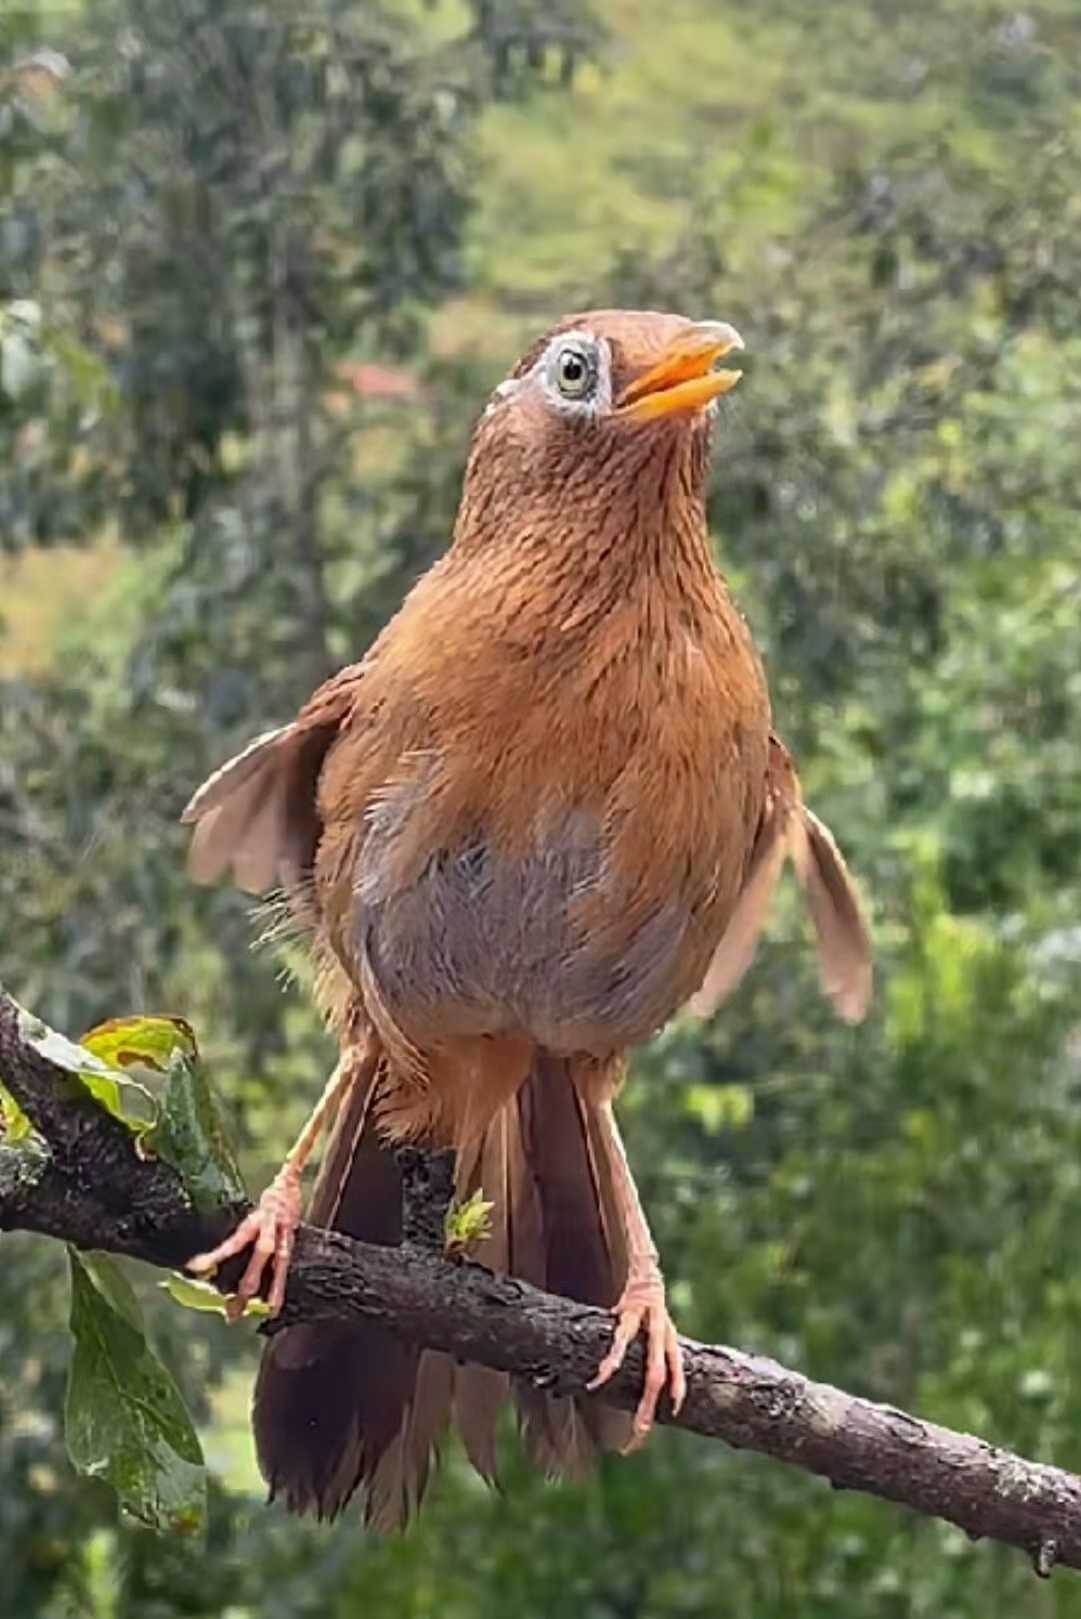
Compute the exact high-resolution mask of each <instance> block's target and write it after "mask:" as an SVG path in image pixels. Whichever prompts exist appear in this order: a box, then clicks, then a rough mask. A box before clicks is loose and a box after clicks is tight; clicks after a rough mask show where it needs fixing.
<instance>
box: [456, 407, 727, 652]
mask: <svg viewBox="0 0 1081 1619" xmlns="http://www.w3.org/2000/svg"><path fill="white" fill-rule="evenodd" d="M706 455H707V443H706V436H705V433H704V432H702V433H695V434H688V433H676V432H673V433H671V434H670V435H668V436H666V437H664V438H662V437H661V436H660V435H655V436H653V437H651V438H650V439H649V440H648V441H647V440H645V439H644V438H643V439H642V440H641V441H635V440H628V441H627V442H626V443H625V444H624V446H622V450H621V453H615V454H611V455H609V456H608V457H606V458H605V459H604V461H603V462H602V463H601V464H599V465H598V464H594V465H593V466H583V465H582V464H580V463H578V464H568V465H567V466H566V467H565V468H564V467H559V466H544V467H540V468H531V467H528V466H527V467H524V468H523V467H519V468H516V469H514V470H515V472H516V474H517V476H516V478H515V480H514V482H513V483H510V482H503V481H501V480H500V481H495V480H493V481H489V480H484V481H483V482H482V481H481V480H479V479H478V480H475V481H474V480H472V479H471V478H470V477H469V476H468V475H467V479H466V487H465V491H464V495H463V501H462V506H461V509H460V512H459V518H458V524H457V526H456V530H455V540H454V545H453V547H452V552H451V558H448V560H451V559H452V558H453V557H455V556H457V557H458V558H460V559H461V561H462V562H463V563H465V564H467V565H468V566H469V569H470V572H471V573H473V574H474V576H475V577H476V578H477V579H478V580H479V581H480V582H481V588H482V589H484V590H485V592H486V593H487V592H491V593H492V594H493V595H495V596H499V595H505V599H506V601H507V604H508V609H510V608H511V607H513V610H514V612H515V613H516V614H518V613H521V612H523V611H525V612H526V613H527V614H528V608H527V607H526V606H525V604H526V603H527V602H535V603H537V604H538V606H540V607H542V609H543V612H544V614H545V617H546V619H547V620H548V622H549V623H553V624H559V623H562V624H564V625H566V626H568V627H570V626H576V627H581V628H583V629H585V628H586V627H587V626H588V625H589V624H590V623H597V622H599V621H601V620H603V619H604V617H605V616H606V615H607V614H608V613H609V612H610V611H611V610H613V609H616V608H620V609H622V608H625V607H626V606H627V605H628V604H629V603H632V602H633V601H635V600H642V601H649V602H650V604H651V607H650V611H651V612H655V611H656V608H657V605H658V603H659V602H662V601H665V600H667V601H669V602H671V603H672V604H673V605H674V606H675V605H677V604H678V606H679V608H680V611H681V612H682V613H683V615H684V617H686V616H687V615H688V614H690V615H691V616H695V607H696V604H699V605H700V606H701V608H702V610H703V611H705V612H707V613H715V612H716V610H717V599H718V592H721V593H723V592H724V586H723V583H722V581H721V579H720V577H719V575H718V573H717V569H716V566H715V564H714V561H713V556H712V553H711V550H710V545H709V536H708V531H707V527H706V511H705V481H706ZM472 470H473V469H471V471H472ZM507 470H508V472H509V471H510V469H509V468H508V469H507Z"/></svg>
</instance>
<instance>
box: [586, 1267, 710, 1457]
mask: <svg viewBox="0 0 1081 1619" xmlns="http://www.w3.org/2000/svg"><path fill="white" fill-rule="evenodd" d="M613 1313H614V1314H615V1316H616V1328H615V1333H614V1335H613V1338H612V1344H611V1348H610V1349H609V1350H608V1353H607V1354H606V1355H605V1356H604V1358H603V1359H602V1361H601V1363H600V1365H599V1366H598V1367H597V1371H596V1374H595V1375H594V1377H593V1379H592V1380H591V1382H589V1383H588V1384H587V1388H589V1389H590V1390H593V1389H598V1388H602V1387H603V1386H604V1384H605V1383H607V1382H609V1381H610V1379H611V1378H612V1377H614V1376H615V1374H616V1372H618V1370H619V1368H620V1367H621V1366H622V1364H623V1362H624V1360H625V1359H626V1355H627V1350H628V1348H629V1347H630V1345H631V1344H632V1343H633V1342H634V1340H635V1338H636V1337H637V1336H638V1333H639V1332H640V1331H641V1330H642V1329H643V1328H645V1333H646V1375H645V1383H644V1386H643V1389H642V1398H641V1399H640V1400H639V1402H638V1408H637V1410H636V1411H635V1413H634V1433H633V1437H632V1439H631V1442H630V1445H629V1446H628V1447H627V1448H628V1449H629V1450H634V1449H637V1447H638V1446H639V1445H640V1444H641V1443H642V1441H643V1440H644V1439H645V1437H646V1435H647V1434H648V1433H649V1431H650V1429H651V1428H652V1427H653V1421H654V1418H655V1416H656V1413H657V1402H658V1400H659V1399H660V1397H661V1395H662V1394H663V1392H664V1390H665V1389H666V1388H667V1389H668V1391H669V1398H670V1401H671V1405H672V1410H673V1413H674V1412H677V1411H678V1410H679V1408H680V1406H681V1405H682V1404H683V1400H684V1397H685V1395H686V1391H687V1382H686V1376H685V1374H684V1370H683V1356H682V1354H681V1352H680V1347H679V1339H678V1338H677V1336H676V1329H675V1327H674V1325H673V1323H672V1318H671V1316H670V1315H669V1314H668V1307H667V1305H666V1303H665V1296H664V1278H663V1277H662V1276H661V1274H660V1272H659V1271H658V1270H657V1269H656V1267H655V1266H651V1267H650V1269H649V1270H648V1271H645V1272H643V1273H642V1274H640V1275H637V1276H636V1275H633V1274H632V1275H631V1276H629V1277H628V1279H627V1285H626V1286H625V1287H624V1289H623V1294H622V1296H621V1298H620V1300H619V1303H618V1304H617V1305H616V1307H615V1310H614V1312H613Z"/></svg>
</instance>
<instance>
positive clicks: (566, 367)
mask: <svg viewBox="0 0 1081 1619" xmlns="http://www.w3.org/2000/svg"><path fill="white" fill-rule="evenodd" d="M551 372H552V381H553V382H554V383H555V386H556V388H557V389H558V391H559V392H560V393H561V394H562V396H563V398H564V399H570V400H573V401H574V402H575V403H580V402H581V401H582V400H583V399H588V398H589V396H590V394H591V393H592V392H593V391H594V389H595V388H596V386H597V361H596V357H595V355H594V354H593V352H592V350H590V349H587V348H586V347H585V346H584V344H582V343H574V342H570V343H564V344H563V345H562V346H561V347H560V348H558V349H557V350H556V352H555V353H554V354H553V356H552V363H551Z"/></svg>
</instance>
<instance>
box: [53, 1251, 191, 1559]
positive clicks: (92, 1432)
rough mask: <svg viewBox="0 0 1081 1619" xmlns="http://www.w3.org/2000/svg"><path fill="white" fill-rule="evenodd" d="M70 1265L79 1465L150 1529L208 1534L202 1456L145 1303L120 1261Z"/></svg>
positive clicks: (71, 1436)
mask: <svg viewBox="0 0 1081 1619" xmlns="http://www.w3.org/2000/svg"><path fill="white" fill-rule="evenodd" d="M69 1258H70V1262H71V1332H72V1337H73V1339H74V1346H73V1350H72V1358H71V1367H70V1370H69V1374H68V1390H67V1400H66V1404H65V1411H64V1426H65V1436H66V1440H67V1447H68V1453H69V1455H70V1457H71V1460H72V1464H73V1465H74V1467H75V1468H76V1470H77V1471H78V1472H80V1473H82V1474H84V1475H86V1476H87V1477H88V1478H100V1479H103V1480H104V1481H105V1482H106V1483H107V1484H109V1485H110V1486H111V1487H112V1488H113V1490H115V1492H116V1495H117V1498H118V1500H119V1502H120V1504H121V1506H122V1508H123V1509H124V1511H125V1512H126V1513H128V1514H130V1515H131V1517H133V1518H135V1519H136V1520H137V1521H138V1522H139V1523H142V1524H145V1525H146V1526H147V1527H148V1528H151V1529H156V1530H159V1531H165V1530H169V1531H172V1532H173V1533H177V1534H184V1535H197V1534H202V1532H203V1530H204V1527H205V1520H206V1476H205V1471H204V1467H203V1454H202V1448H201V1446H200V1444H199V1439H198V1436H197V1434H196V1432H195V1428H194V1427H193V1425H192V1421H191V1418H190V1417H189V1415H188V1413H187V1410H186V1409H185V1406H184V1402H183V1400H182V1399H181V1397H180V1393H179V1390H178V1389H177V1387H176V1384H175V1383H174V1382H173V1379H172V1378H171V1376H170V1375H169V1373H168V1372H167V1371H166V1369H165V1367H164V1366H163V1365H162V1363H161V1361H160V1360H158V1358H157V1356H156V1355H155V1354H154V1353H153V1351H152V1350H151V1348H150V1346H149V1345H148V1343H147V1341H146V1335H145V1332H144V1330H143V1322H142V1314H141V1311H140V1309H139V1304H138V1301H137V1300H136V1298H135V1295H134V1293H133V1292H132V1290H131V1287H130V1286H129V1284H128V1282H127V1281H126V1280H125V1278H124V1277H123V1276H122V1275H121V1273H120V1271H119V1270H118V1269H117V1268H116V1266H115V1265H114V1264H113V1262H112V1261H111V1260H109V1259H106V1258H104V1257H103V1256H100V1255H86V1254H77V1253H76V1252H75V1251H74V1250H73V1249H69Z"/></svg>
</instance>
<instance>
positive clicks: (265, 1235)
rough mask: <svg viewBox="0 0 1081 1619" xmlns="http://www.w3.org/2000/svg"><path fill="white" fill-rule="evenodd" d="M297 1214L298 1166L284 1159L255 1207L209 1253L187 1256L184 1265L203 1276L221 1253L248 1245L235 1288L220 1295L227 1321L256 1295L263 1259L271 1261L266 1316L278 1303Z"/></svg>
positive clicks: (274, 1312)
mask: <svg viewBox="0 0 1081 1619" xmlns="http://www.w3.org/2000/svg"><path fill="white" fill-rule="evenodd" d="M300 1215H301V1196H300V1172H299V1170H297V1169H294V1168H293V1167H292V1166H291V1165H288V1164H286V1165H284V1166H283V1167H282V1168H281V1169H280V1170H279V1171H278V1173H277V1175H275V1177H274V1179H273V1180H272V1181H271V1183H270V1185H269V1186H268V1187H267V1189H266V1191H265V1192H264V1193H263V1195H262V1197H261V1198H260V1199H259V1204H258V1207H257V1208H254V1209H253V1210H252V1211H251V1213H250V1214H249V1215H247V1216H246V1217H245V1218H244V1219H243V1220H241V1222H240V1224H239V1225H238V1226H237V1228H236V1230H235V1231H234V1232H233V1234H232V1236H229V1237H226V1239H225V1241H224V1242H222V1243H219V1244H218V1246H217V1247H216V1248H214V1249H212V1250H211V1252H210V1253H208V1254H197V1255H196V1256H195V1258H194V1259H189V1260H188V1269H189V1270H190V1271H194V1272H195V1273H196V1275H202V1276H208V1275H210V1273H211V1272H213V1271H215V1270H217V1268H218V1266H219V1265H221V1264H224V1262H225V1261H226V1260H227V1259H232V1258H234V1257H235V1255H237V1254H241V1253H243V1252H244V1250H245V1248H248V1247H250V1248H251V1258H250V1259H249V1260H248V1265H247V1269H246V1270H245V1272H244V1274H243V1276H242V1277H241V1278H240V1281H239V1282H238V1284H237V1290H236V1293H235V1294H234V1295H233V1296H232V1297H231V1298H229V1299H228V1300H227V1301H226V1305H225V1313H226V1315H227V1316H228V1318H229V1320H230V1321H238V1320H239V1319H240V1317H241V1316H242V1315H243V1314H244V1310H245V1308H246V1306H247V1304H248V1301H249V1300H250V1299H253V1298H256V1297H257V1296H258V1294H259V1292H260V1289H261V1287H262V1282H263V1272H264V1271H265V1270H266V1267H267V1265H268V1264H269V1265H270V1266H271V1282H270V1292H269V1294H268V1295H267V1308H268V1310H269V1313H270V1314H271V1315H272V1316H274V1315H277V1313H278V1311H279V1310H280V1309H281V1307H282V1302H283V1300H284V1298H285V1279H286V1276H287V1275H288V1273H289V1261H290V1260H291V1259H292V1257H293V1241H294V1238H295V1235H296V1228H297V1226H298V1225H299V1224H300Z"/></svg>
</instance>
